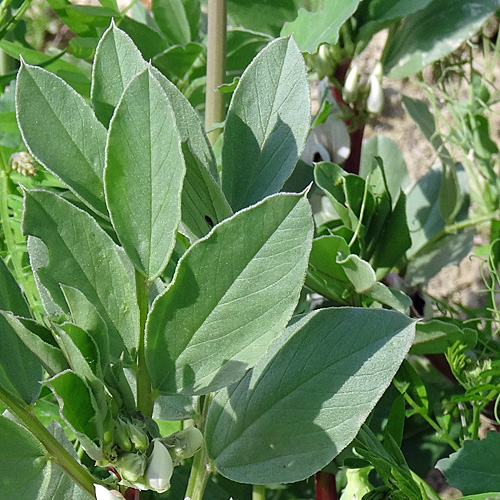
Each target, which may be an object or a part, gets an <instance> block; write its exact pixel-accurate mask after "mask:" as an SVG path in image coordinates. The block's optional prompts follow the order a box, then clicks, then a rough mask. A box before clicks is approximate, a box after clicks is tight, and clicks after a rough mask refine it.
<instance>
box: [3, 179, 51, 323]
mask: <svg viewBox="0 0 500 500" xmlns="http://www.w3.org/2000/svg"><path fill="white" fill-rule="evenodd" d="M8 182H9V178H8V175H7V172H6V171H5V170H3V169H2V170H0V221H1V223H2V228H3V233H4V237H5V244H6V245H7V250H8V251H9V254H10V255H11V256H12V265H13V266H14V271H15V273H16V275H17V276H16V278H17V280H18V281H19V284H20V285H21V288H22V289H23V291H24V294H25V296H26V299H27V300H28V304H29V306H30V309H31V312H32V314H33V316H34V317H35V319H36V320H37V321H38V323H41V324H44V323H43V318H42V316H41V314H40V313H39V312H38V311H37V308H36V304H37V301H36V298H35V296H34V295H33V293H32V290H31V286H30V283H28V281H27V280H26V276H25V274H24V271H23V268H22V264H21V259H20V258H18V257H17V253H18V250H17V246H16V242H15V239H14V233H13V231H12V228H11V227H10V216H9V204H8V196H9V188H8Z"/></svg>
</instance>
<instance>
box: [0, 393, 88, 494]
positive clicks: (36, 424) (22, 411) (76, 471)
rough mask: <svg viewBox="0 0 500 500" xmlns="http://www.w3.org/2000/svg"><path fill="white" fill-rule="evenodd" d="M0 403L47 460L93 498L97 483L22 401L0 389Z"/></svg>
mask: <svg viewBox="0 0 500 500" xmlns="http://www.w3.org/2000/svg"><path fill="white" fill-rule="evenodd" d="M0 401H1V402H2V404H3V405H5V406H6V407H7V408H8V409H9V411H10V412H11V413H12V414H13V415H14V416H15V417H16V418H17V419H18V420H19V421H20V422H21V423H22V424H23V425H24V426H25V427H26V428H27V430H28V431H30V432H31V433H32V434H33V435H34V436H35V437H36V438H37V439H38V440H39V441H40V442H41V443H42V445H43V447H44V448H45V450H46V452H47V454H46V458H47V460H50V461H52V462H55V463H56V464H57V465H58V466H59V467H61V469H63V470H64V471H65V472H66V474H68V475H69V476H70V477H71V478H72V479H73V481H75V482H76V483H77V484H78V485H79V486H80V487H81V488H82V489H83V490H84V491H85V492H86V493H87V494H88V495H89V497H90V498H94V483H96V482H98V481H97V480H96V479H94V477H93V476H92V475H91V474H90V472H89V471H88V470H87V469H86V468H85V467H83V466H82V465H80V464H79V463H78V462H77V461H76V460H75V459H74V458H73V457H72V456H71V454H70V453H69V452H68V451H67V450H66V449H65V448H64V447H63V446H62V445H61V444H60V443H59V441H57V439H56V438H55V437H54V436H53V435H52V434H51V433H50V432H49V431H48V430H47V429H46V428H45V426H44V425H43V424H42V423H41V422H40V420H38V418H37V417H36V415H35V414H34V413H33V410H32V409H31V407H30V406H28V405H27V404H26V403H24V402H23V401H21V400H19V399H16V398H14V397H12V396H11V395H10V394H9V393H8V392H6V391H4V390H3V389H2V388H0Z"/></svg>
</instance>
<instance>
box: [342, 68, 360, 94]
mask: <svg viewBox="0 0 500 500" xmlns="http://www.w3.org/2000/svg"><path fill="white" fill-rule="evenodd" d="M358 80H359V69H358V66H357V65H356V64H353V66H352V68H351V70H350V71H349V73H348V74H347V78H346V79H345V83H344V88H343V89H342V98H343V99H344V101H345V102H347V103H352V102H354V101H355V100H356V97H358Z"/></svg>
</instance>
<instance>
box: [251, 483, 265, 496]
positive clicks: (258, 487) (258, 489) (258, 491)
mask: <svg viewBox="0 0 500 500" xmlns="http://www.w3.org/2000/svg"><path fill="white" fill-rule="evenodd" d="M252 500H266V487H265V485H263V484H254V485H253V487H252Z"/></svg>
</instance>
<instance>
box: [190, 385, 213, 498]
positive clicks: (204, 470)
mask: <svg viewBox="0 0 500 500" xmlns="http://www.w3.org/2000/svg"><path fill="white" fill-rule="evenodd" d="M212 397H213V396H212V395H211V394H207V395H206V396H205V400H204V402H203V409H202V411H201V416H200V419H199V420H198V429H200V431H201V432H202V433H204V431H205V422H206V419H207V414H208V409H209V408H210V404H211V403H212ZM212 470H213V465H212V461H211V460H210V458H209V456H208V454H207V450H206V448H205V446H203V448H202V449H201V450H200V451H199V452H198V453H196V455H195V456H194V458H193V465H192V467H191V473H190V475H189V481H188V485H187V488H186V494H185V495H184V497H185V498H186V497H189V498H190V499H191V500H203V493H204V492H205V488H206V486H207V482H208V479H209V478H210V474H212Z"/></svg>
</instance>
